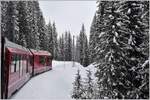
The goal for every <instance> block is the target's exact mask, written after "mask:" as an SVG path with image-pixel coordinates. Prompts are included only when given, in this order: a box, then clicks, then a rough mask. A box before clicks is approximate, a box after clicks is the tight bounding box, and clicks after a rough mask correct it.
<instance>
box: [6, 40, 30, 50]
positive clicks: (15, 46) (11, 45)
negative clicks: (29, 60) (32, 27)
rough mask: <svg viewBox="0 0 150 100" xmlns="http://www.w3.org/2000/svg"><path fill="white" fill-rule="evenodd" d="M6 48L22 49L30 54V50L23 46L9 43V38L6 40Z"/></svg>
mask: <svg viewBox="0 0 150 100" xmlns="http://www.w3.org/2000/svg"><path fill="white" fill-rule="evenodd" d="M5 46H6V47H9V48H17V49H21V50H24V51H27V52H30V51H29V49H27V48H25V47H23V46H21V45H18V44H16V43H13V42H11V41H9V40H8V39H7V38H5Z"/></svg>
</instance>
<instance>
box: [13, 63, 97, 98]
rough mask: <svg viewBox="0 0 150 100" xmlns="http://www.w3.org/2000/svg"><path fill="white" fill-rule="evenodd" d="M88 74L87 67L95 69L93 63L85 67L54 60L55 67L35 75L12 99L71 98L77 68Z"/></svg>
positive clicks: (84, 74)
mask: <svg viewBox="0 0 150 100" xmlns="http://www.w3.org/2000/svg"><path fill="white" fill-rule="evenodd" d="M78 69H80V70H81V71H80V72H81V75H82V76H83V77H85V76H86V69H91V70H92V71H95V69H94V67H93V65H89V66H88V67H87V68H84V67H83V66H82V65H80V64H79V63H77V62H74V63H73V62H63V61H53V69H52V70H51V71H48V72H45V73H43V74H40V75H38V76H35V77H33V78H32V79H31V80H30V81H29V82H28V83H27V84H25V85H24V86H23V87H22V88H21V89H20V90H19V91H18V92H17V93H16V94H14V96H13V97H12V99H71V92H72V87H73V85H72V83H73V82H74V79H75V75H76V73H77V70H78Z"/></svg>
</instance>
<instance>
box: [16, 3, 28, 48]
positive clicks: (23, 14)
mask: <svg viewBox="0 0 150 100" xmlns="http://www.w3.org/2000/svg"><path fill="white" fill-rule="evenodd" d="M17 10H18V26H19V35H18V39H17V43H18V44H20V45H22V46H25V47H26V46H27V44H28V43H27V41H28V36H29V35H30V33H29V32H30V30H29V23H28V20H27V19H28V18H27V15H28V14H27V8H26V2H25V1H19V2H18V4H17ZM26 40H27V41H26ZM28 42H29V41H28Z"/></svg>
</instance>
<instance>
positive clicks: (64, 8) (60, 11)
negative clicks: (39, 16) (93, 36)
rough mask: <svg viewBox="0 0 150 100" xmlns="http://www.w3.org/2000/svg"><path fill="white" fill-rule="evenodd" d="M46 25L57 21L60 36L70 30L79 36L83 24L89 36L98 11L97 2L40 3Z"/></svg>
mask: <svg viewBox="0 0 150 100" xmlns="http://www.w3.org/2000/svg"><path fill="white" fill-rule="evenodd" d="M39 4H40V8H41V10H42V12H43V15H44V18H45V21H46V23H48V22H49V20H50V21H51V22H53V21H55V23H56V28H57V32H58V34H62V33H64V32H65V30H70V32H71V33H72V34H73V35H77V34H79V32H80V30H81V26H82V23H84V24H85V29H86V34H87V35H89V31H90V26H91V22H92V19H93V16H94V14H95V11H96V1H39Z"/></svg>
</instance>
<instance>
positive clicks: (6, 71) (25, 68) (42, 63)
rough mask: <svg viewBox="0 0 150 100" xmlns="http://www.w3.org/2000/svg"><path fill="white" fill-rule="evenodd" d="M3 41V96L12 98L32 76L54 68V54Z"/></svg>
mask: <svg viewBox="0 0 150 100" xmlns="http://www.w3.org/2000/svg"><path fill="white" fill-rule="evenodd" d="M2 41H3V42H2V48H3V49H2V74H1V75H2V84H1V85H2V98H10V97H11V96H12V94H13V93H15V92H16V91H17V90H18V89H20V88H21V87H22V86H23V85H24V84H25V83H26V82H27V81H28V80H29V79H30V78H31V77H32V76H35V75H36V74H40V73H42V72H45V71H48V70H51V69H52V55H51V53H49V52H48V51H41V50H40V51H37V50H33V49H28V48H25V47H23V46H21V45H18V44H15V43H12V42H10V41H8V40H7V39H3V40H2ZM4 42H5V43H4Z"/></svg>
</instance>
